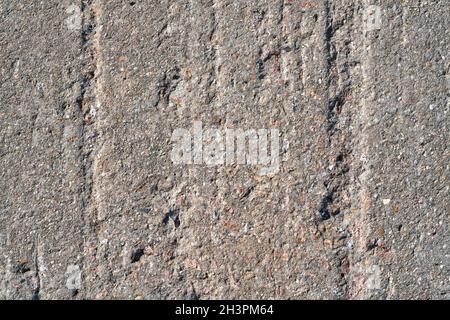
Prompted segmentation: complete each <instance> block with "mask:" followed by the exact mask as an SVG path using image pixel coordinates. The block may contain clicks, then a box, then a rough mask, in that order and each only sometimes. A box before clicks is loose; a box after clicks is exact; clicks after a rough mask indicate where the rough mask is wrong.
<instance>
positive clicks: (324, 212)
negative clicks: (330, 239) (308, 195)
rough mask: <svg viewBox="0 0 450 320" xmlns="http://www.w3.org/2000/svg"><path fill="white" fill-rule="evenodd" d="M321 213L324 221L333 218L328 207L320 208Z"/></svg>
mask: <svg viewBox="0 0 450 320" xmlns="http://www.w3.org/2000/svg"><path fill="white" fill-rule="evenodd" d="M319 214H320V217H321V218H322V220H323V221H325V220H328V219H330V218H331V215H330V211H329V210H328V209H327V208H322V209H320V210H319Z"/></svg>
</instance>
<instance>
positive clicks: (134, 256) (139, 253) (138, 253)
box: [131, 248, 144, 263]
mask: <svg viewBox="0 0 450 320" xmlns="http://www.w3.org/2000/svg"><path fill="white" fill-rule="evenodd" d="M143 255H144V249H143V248H139V249H137V250H135V251H134V252H133V253H132V254H131V263H135V262H138V261H139V260H141V257H142V256H143Z"/></svg>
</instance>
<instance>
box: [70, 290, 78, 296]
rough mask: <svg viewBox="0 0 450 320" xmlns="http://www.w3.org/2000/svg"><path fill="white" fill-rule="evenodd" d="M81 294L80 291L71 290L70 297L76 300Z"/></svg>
mask: <svg viewBox="0 0 450 320" xmlns="http://www.w3.org/2000/svg"><path fill="white" fill-rule="evenodd" d="M79 292H80V291H79V290H78V289H72V290H70V296H71V297H72V298H75V297H76V296H77V295H78V293H79Z"/></svg>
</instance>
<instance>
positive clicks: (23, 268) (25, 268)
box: [14, 262, 31, 274]
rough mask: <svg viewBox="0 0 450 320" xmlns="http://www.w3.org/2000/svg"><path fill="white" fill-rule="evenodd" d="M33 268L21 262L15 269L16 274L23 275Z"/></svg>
mask: <svg viewBox="0 0 450 320" xmlns="http://www.w3.org/2000/svg"><path fill="white" fill-rule="evenodd" d="M30 270H31V268H30V267H29V266H28V264H27V263H26V262H20V263H18V264H17V265H16V266H15V267H14V273H22V274H24V273H25V272H28V271H30Z"/></svg>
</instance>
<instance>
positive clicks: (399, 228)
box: [397, 224, 403, 232]
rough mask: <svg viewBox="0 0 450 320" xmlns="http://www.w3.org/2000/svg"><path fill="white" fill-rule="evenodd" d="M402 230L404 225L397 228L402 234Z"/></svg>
mask: <svg viewBox="0 0 450 320" xmlns="http://www.w3.org/2000/svg"><path fill="white" fill-rule="evenodd" d="M402 228H403V225H402V224H399V225H398V226H397V230H398V231H399V232H400V231H402Z"/></svg>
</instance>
